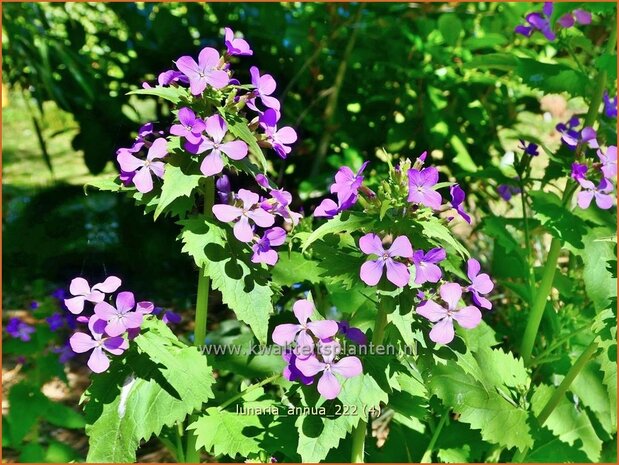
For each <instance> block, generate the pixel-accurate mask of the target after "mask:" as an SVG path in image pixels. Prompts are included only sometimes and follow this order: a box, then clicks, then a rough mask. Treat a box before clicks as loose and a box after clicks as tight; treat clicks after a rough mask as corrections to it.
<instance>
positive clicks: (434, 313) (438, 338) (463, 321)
mask: <svg viewBox="0 0 619 465" xmlns="http://www.w3.org/2000/svg"><path fill="white" fill-rule="evenodd" d="M439 292H440V294H441V298H442V299H443V300H444V301H445V302H446V303H447V308H444V307H441V306H440V305H439V304H437V303H436V302H434V301H433V300H428V301H426V302H425V303H423V304H421V305H419V306H418V307H417V308H416V309H415V311H416V312H417V313H418V314H419V315H421V316H423V317H424V318H427V319H428V320H430V321H431V322H433V323H436V324H435V325H434V327H433V328H432V330H431V331H430V339H431V340H433V341H434V342H436V343H437V344H449V343H450V342H451V341H453V338H454V335H455V333H454V325H453V320H456V321H457V322H458V324H459V325H460V326H462V327H463V328H467V329H472V328H475V327H476V326H477V325H478V324H479V323H480V322H481V312H480V311H479V309H478V308H477V307H475V306H473V305H468V306H466V307H461V308H458V303H459V301H460V297H462V288H461V287H460V285H459V284H456V283H447V284H443V285H442V286H441V288H440V290H439Z"/></svg>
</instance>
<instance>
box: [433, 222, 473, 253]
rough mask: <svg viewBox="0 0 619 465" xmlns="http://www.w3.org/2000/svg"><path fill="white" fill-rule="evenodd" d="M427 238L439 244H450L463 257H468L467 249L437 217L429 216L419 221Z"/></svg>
mask: <svg viewBox="0 0 619 465" xmlns="http://www.w3.org/2000/svg"><path fill="white" fill-rule="evenodd" d="M421 227H422V229H423V234H424V236H425V238H426V239H427V240H429V241H430V242H434V243H435V244H436V245H440V246H451V247H452V248H453V249H454V250H455V251H456V252H458V253H459V254H460V255H461V256H462V257H463V258H468V257H469V251H468V250H467V249H466V248H465V247H464V246H463V245H462V244H461V243H460V242H459V241H458V240H457V239H456V238H454V236H453V234H452V232H451V231H450V230H449V228H447V226H445V225H443V224H442V223H441V221H440V220H439V219H438V218H435V217H430V218H428V220H427V221H423V222H422V223H421Z"/></svg>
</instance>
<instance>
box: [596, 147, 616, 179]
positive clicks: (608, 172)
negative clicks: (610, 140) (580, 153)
mask: <svg viewBox="0 0 619 465" xmlns="http://www.w3.org/2000/svg"><path fill="white" fill-rule="evenodd" d="M597 154H598V157H599V158H600V162H601V163H602V168H601V169H602V173H603V174H604V177H605V178H608V179H612V178H614V177H615V176H617V146H616V145H611V146H610V147H608V148H607V149H606V153H604V152H603V151H602V149H600V150H598V152H597Z"/></svg>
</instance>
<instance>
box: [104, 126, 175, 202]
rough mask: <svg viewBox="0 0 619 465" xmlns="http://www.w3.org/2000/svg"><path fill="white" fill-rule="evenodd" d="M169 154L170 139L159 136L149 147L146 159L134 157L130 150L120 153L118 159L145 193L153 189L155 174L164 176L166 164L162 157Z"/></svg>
mask: <svg viewBox="0 0 619 465" xmlns="http://www.w3.org/2000/svg"><path fill="white" fill-rule="evenodd" d="M167 154H168V141H167V140H166V139H164V138H163V137H159V138H158V139H155V140H154V141H153V144H152V145H151V146H150V147H149V149H148V153H147V155H146V159H144V160H143V159H141V158H137V157H134V156H133V155H131V153H129V152H122V153H119V154H118V156H117V157H116V159H117V160H118V164H119V165H120V169H121V170H123V171H124V172H125V173H133V178H132V179H131V182H133V184H134V185H135V187H136V189H137V190H138V191H139V192H141V193H143V194H145V193H147V192H150V191H152V190H153V177H152V175H153V174H154V175H155V176H157V177H158V178H163V173H164V171H165V164H164V163H163V162H162V161H161V160H160V159H162V158H164V157H165V156H166V155H167Z"/></svg>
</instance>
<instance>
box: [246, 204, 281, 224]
mask: <svg viewBox="0 0 619 465" xmlns="http://www.w3.org/2000/svg"><path fill="white" fill-rule="evenodd" d="M247 216H248V217H249V218H251V220H253V222H254V223H256V224H257V225H258V226H260V227H261V228H268V227H270V226H273V223H275V216H273V215H272V214H271V213H269V212H267V211H265V210H263V209H262V208H260V207H258V208H255V209H253V210H251V211H249V212H247Z"/></svg>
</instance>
